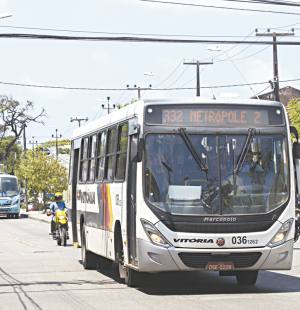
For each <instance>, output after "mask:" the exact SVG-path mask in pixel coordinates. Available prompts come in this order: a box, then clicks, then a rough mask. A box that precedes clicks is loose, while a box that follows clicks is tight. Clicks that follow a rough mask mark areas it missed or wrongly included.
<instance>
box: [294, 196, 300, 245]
mask: <svg viewBox="0 0 300 310" xmlns="http://www.w3.org/2000/svg"><path fill="white" fill-rule="evenodd" d="M299 236H300V195H297V197H296V215H295V237H294V241H295V242H296V241H297V240H298V239H299Z"/></svg>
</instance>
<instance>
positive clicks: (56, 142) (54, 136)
mask: <svg viewBox="0 0 300 310" xmlns="http://www.w3.org/2000/svg"><path fill="white" fill-rule="evenodd" d="M57 132H58V129H55V135H52V138H55V148H56V160H58V139H60V138H61V137H62V135H61V134H60V135H58V134H57Z"/></svg>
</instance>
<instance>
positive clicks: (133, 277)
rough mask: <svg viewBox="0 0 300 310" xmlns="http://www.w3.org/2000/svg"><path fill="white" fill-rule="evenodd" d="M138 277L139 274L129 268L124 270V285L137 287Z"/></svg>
mask: <svg viewBox="0 0 300 310" xmlns="http://www.w3.org/2000/svg"><path fill="white" fill-rule="evenodd" d="M138 276H139V273H138V272H137V271H135V270H133V269H131V268H128V267H127V268H126V274H125V278H124V281H125V284H127V286H129V287H136V286H137V285H138V282H139V281H138Z"/></svg>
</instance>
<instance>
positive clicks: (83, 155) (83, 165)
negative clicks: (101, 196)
mask: <svg viewBox="0 0 300 310" xmlns="http://www.w3.org/2000/svg"><path fill="white" fill-rule="evenodd" d="M88 141H89V140H88V138H84V139H82V141H81V152H80V173H79V180H80V181H81V182H85V181H86V179H87V168H88V159H87V154H88Z"/></svg>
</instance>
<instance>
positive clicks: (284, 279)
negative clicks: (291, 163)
mask: <svg viewBox="0 0 300 310" xmlns="http://www.w3.org/2000/svg"><path fill="white" fill-rule="evenodd" d="M48 232H49V227H48V224H47V223H43V222H39V221H34V220H31V219H19V220H7V219H0V241H1V247H0V309H13V310H15V309H55V310H60V309H62V310H67V309H105V310H118V309H128V310H142V309H151V310H152V309H153V310H160V309H172V310H177V309H178V310H179V309H180V310H182V309H185V310H190V309H197V310H199V309H205V310H209V309H217V310H220V309H221V310H227V309H230V310H235V309H238V310H243V309H251V310H253V309H254V310H259V309H263V310H269V309H285V310H287V309H299V307H300V306H299V304H300V243H299V242H298V244H296V245H295V252H294V267H293V269H292V270H291V271H288V272H268V271H264V272H261V273H260V275H259V278H258V281H257V285H256V286H255V287H252V288H245V287H239V286H238V285H237V284H236V281H235V278H233V277H219V276H218V275H217V274H216V273H207V272H196V273H167V274H164V275H152V276H149V277H146V278H145V285H144V286H143V287H142V288H128V287H127V286H125V285H124V284H122V283H118V282H117V281H116V280H115V279H114V277H113V274H112V272H111V270H110V269H108V270H105V271H102V273H101V272H100V271H85V270H83V268H82V265H81V264H80V249H75V248H74V247H73V246H67V247H58V246H57V245H56V244H55V242H54V241H53V240H51V238H50V236H49V235H48Z"/></svg>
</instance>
